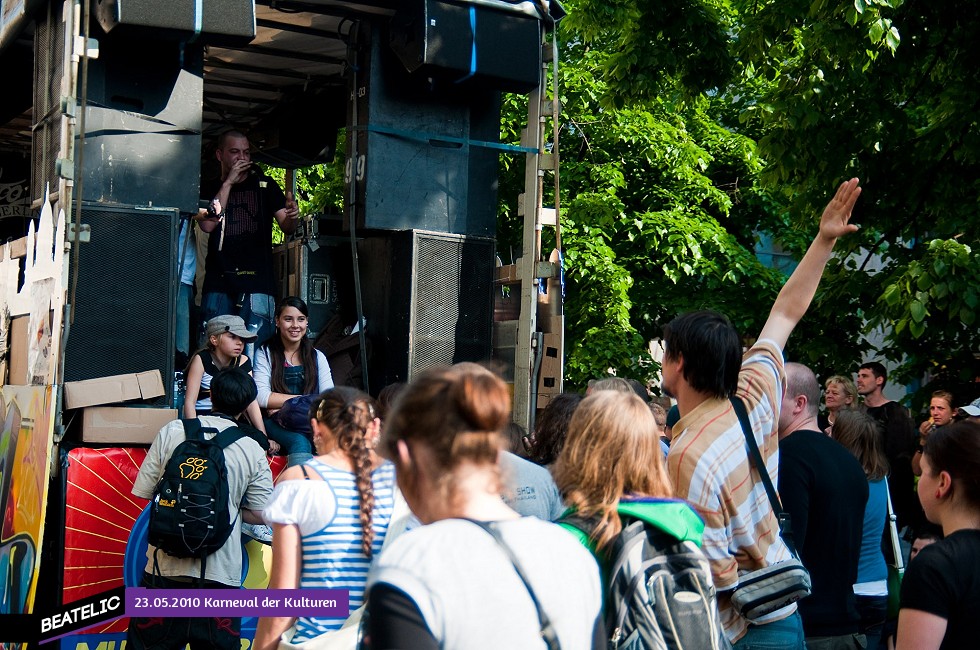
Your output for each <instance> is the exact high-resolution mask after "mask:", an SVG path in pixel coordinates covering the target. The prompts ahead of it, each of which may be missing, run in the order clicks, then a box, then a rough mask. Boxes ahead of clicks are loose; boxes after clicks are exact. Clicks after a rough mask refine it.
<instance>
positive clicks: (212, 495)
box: [148, 418, 248, 575]
mask: <svg viewBox="0 0 980 650" xmlns="http://www.w3.org/2000/svg"><path fill="white" fill-rule="evenodd" d="M181 422H182V423H183V425H184V435H185V437H186V438H187V439H186V440H185V441H184V442H182V443H180V444H179V445H177V448H176V449H174V452H173V454H172V455H171V456H170V460H168V461H167V466H166V468H165V469H164V472H163V476H162V477H161V478H160V482H159V483H157V486H156V489H155V490H154V492H153V499H152V509H151V511H150V524H149V531H148V540H149V542H150V544H152V545H153V546H155V547H157V548H158V549H159V550H161V551H163V552H165V553H167V554H168V555H172V556H174V557H180V558H206V557H207V556H208V555H211V554H212V553H214V552H215V551H217V550H218V549H219V548H221V547H222V546H224V544H225V542H226V541H228V537H229V536H231V532H232V531H233V530H234V528H235V520H234V519H232V518H231V517H230V516H229V511H228V501H229V494H228V492H229V491H228V468H227V467H226V466H225V454H224V450H225V448H226V447H228V446H229V445H231V444H232V443H234V442H235V441H236V440H239V439H240V438H242V437H243V436H244V435H248V434H247V433H246V432H243V431H242V430H241V429H239V428H238V427H237V426H232V427H228V428H227V429H225V430H223V431H221V432H219V433H218V435H216V436H215V437H213V438H211V439H206V438H205V437H204V434H203V431H204V429H202V428H201V421H200V420H198V419H197V418H193V419H189V420H181ZM207 431H216V429H213V428H208V429H207ZM235 518H236V519H237V515H236V517H235ZM201 573H202V575H203V573H204V568H203V566H202V569H201Z"/></svg>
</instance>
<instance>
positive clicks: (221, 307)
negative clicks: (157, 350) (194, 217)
mask: <svg viewBox="0 0 980 650" xmlns="http://www.w3.org/2000/svg"><path fill="white" fill-rule="evenodd" d="M215 157H216V158H217V160H218V162H219V164H220V165H221V178H220V180H217V181H214V182H211V183H207V182H202V183H201V199H202V200H203V201H207V202H208V203H209V207H208V209H207V210H201V211H200V213H199V214H198V223H199V225H200V227H201V230H202V231H204V232H206V233H210V237H209V239H208V254H207V260H206V263H205V275H204V289H203V296H202V298H201V318H202V320H204V321H207V320H209V319H211V318H213V317H215V316H220V315H224V314H232V315H236V316H241V317H242V319H243V320H244V321H245V324H246V325H247V326H248V328H249V329H250V330H252V331H254V332H256V333H257V334H258V340H259V341H262V340H264V339H266V338H268V337H269V336H270V335H271V334H272V331H273V324H272V318H273V311H274V310H275V298H274V294H275V277H274V271H273V266H272V220H273V219H275V220H276V222H278V223H279V227H280V228H282V231H283V232H284V233H286V234H287V235H288V234H291V233H292V232H293V231H294V230H295V229H296V222H297V217H298V216H299V208H298V206H297V205H296V201H295V200H294V199H293V195H292V193H291V192H290V193H287V194H285V195H284V194H283V192H282V190H281V189H279V186H278V185H277V184H276V182H275V181H274V180H272V179H271V178H269V177H268V176H266V175H264V174H263V173H262V172H261V171H260V170H259V169H258V168H257V167H255V166H253V164H252V154H251V149H250V145H249V141H248V138H247V137H246V136H245V134H243V133H241V132H240V131H234V130H232V131H226V132H225V133H223V134H222V135H221V136H220V137H219V138H218V145H217V148H216V150H215ZM249 356H251V354H249Z"/></svg>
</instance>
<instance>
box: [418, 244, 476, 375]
mask: <svg viewBox="0 0 980 650" xmlns="http://www.w3.org/2000/svg"><path fill="white" fill-rule="evenodd" d="M414 248H415V269H414V274H413V286H414V290H413V294H414V295H413V300H412V321H411V330H412V336H411V341H412V345H411V353H410V358H409V376H410V377H412V376H414V375H415V374H417V373H419V372H421V371H423V370H425V369H426V368H429V367H431V366H435V365H443V364H453V363H458V362H460V361H484V360H487V359H489V358H490V328H491V323H492V321H493V302H492V286H493V264H494V248H493V241H492V240H490V239H484V238H477V237H466V236H461V235H449V234H440V233H429V232H422V231H416V233H415V247H414Z"/></svg>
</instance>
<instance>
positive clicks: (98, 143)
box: [76, 38, 204, 213]
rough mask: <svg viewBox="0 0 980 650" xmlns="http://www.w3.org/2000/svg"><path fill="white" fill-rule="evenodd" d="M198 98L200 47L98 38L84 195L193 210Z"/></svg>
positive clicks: (95, 199)
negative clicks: (98, 45)
mask: <svg viewBox="0 0 980 650" xmlns="http://www.w3.org/2000/svg"><path fill="white" fill-rule="evenodd" d="M203 97H204V76H203V50H202V49H201V47H200V46H184V45H182V44H180V43H172V42H168V41H157V42H150V43H143V44H142V45H138V46H137V45H134V44H133V42H132V41H130V40H129V39H120V38H106V39H104V42H102V43H100V56H99V58H98V59H96V60H93V61H92V62H91V63H90V64H89V76H88V109H87V112H86V115H85V144H84V151H85V155H84V161H83V165H84V166H83V168H82V169H81V171H80V175H81V178H82V180H83V183H82V197H81V198H82V200H84V201H93V202H99V203H111V204H116V205H145V206H150V205H157V206H166V207H176V208H180V210H181V211H183V212H188V213H190V212H197V206H198V199H199V197H198V194H199V188H200V176H201V124H202V122H201V115H202V112H201V107H202V103H203ZM78 173H79V172H78V171H76V174H78ZM76 178H78V176H77V175H76Z"/></svg>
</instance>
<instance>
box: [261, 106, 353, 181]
mask: <svg viewBox="0 0 980 650" xmlns="http://www.w3.org/2000/svg"><path fill="white" fill-rule="evenodd" d="M345 95H346V92H343V93H341V92H337V93H329V92H328V93H319V94H316V95H303V96H300V97H297V98H295V99H291V100H289V101H285V102H283V104H284V105H283V107H282V108H281V109H280V110H277V111H276V112H275V113H273V115H272V116H271V117H270V119H268V120H267V121H266V122H265V123H264V124H263V125H261V126H259V127H258V128H256V129H255V130H253V131H252V133H251V134H250V138H249V141H250V143H251V145H252V159H253V160H255V161H256V162H262V163H267V164H269V165H273V166H275V167H281V168H283V169H297V168H299V167H309V166H311V165H316V164H320V163H328V162H331V161H332V160H333V159H334V156H335V155H336V153H337V132H338V131H339V130H340V127H341V126H343V124H344V119H345V118H346V102H345V101H344V96H345Z"/></svg>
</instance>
